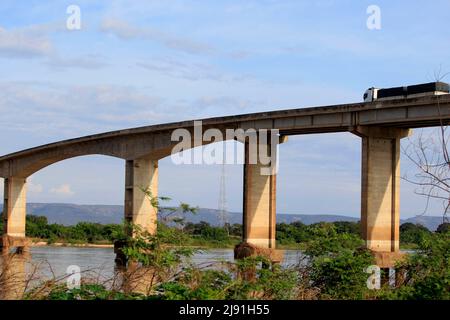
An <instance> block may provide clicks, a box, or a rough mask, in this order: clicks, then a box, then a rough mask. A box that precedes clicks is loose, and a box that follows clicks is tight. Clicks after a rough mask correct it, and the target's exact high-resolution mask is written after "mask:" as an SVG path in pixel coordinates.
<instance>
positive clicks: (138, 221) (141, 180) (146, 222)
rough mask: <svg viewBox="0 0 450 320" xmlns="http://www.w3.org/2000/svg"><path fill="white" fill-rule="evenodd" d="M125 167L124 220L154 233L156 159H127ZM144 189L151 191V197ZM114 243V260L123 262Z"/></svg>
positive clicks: (155, 218)
mask: <svg viewBox="0 0 450 320" xmlns="http://www.w3.org/2000/svg"><path fill="white" fill-rule="evenodd" d="M125 166H126V168H125V205H124V211H125V212H124V215H125V221H126V222H128V223H132V224H133V225H139V226H140V227H141V228H142V231H147V232H148V233H150V234H155V233H156V228H157V213H158V212H157V211H158V210H157V208H156V207H155V205H154V204H155V203H154V202H153V200H152V199H156V197H157V196H158V161H157V160H151V159H135V160H127V161H126V165H125ZM144 191H149V192H150V193H151V196H152V199H151V198H149V197H148V195H147V194H146V193H145V192H144ZM122 245H123V244H120V243H116V244H115V246H114V247H115V253H116V262H117V263H118V264H125V263H126V261H125V258H124V256H123V255H122V253H121V250H120V247H121V246H122Z"/></svg>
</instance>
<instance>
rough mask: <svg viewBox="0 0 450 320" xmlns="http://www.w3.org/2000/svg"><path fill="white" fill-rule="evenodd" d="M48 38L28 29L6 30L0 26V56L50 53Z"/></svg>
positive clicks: (36, 55) (35, 55)
mask: <svg viewBox="0 0 450 320" xmlns="http://www.w3.org/2000/svg"><path fill="white" fill-rule="evenodd" d="M52 51H53V46H52V43H51V42H50V40H49V39H48V38H47V37H45V36H43V35H39V34H35V33H33V32H30V30H21V29H13V30H6V29H4V28H2V27H0V56H3V57H8V58H11V57H12V58H34V57H42V56H47V55H49V54H51V52H52Z"/></svg>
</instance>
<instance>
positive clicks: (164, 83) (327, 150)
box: [0, 0, 450, 217]
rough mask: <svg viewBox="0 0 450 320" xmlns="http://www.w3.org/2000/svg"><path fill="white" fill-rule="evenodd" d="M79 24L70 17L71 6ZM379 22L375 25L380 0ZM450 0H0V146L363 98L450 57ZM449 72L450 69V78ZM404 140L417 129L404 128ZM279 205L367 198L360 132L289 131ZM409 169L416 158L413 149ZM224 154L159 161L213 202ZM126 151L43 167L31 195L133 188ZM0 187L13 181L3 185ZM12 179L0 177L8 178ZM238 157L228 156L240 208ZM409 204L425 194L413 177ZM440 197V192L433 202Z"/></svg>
mask: <svg viewBox="0 0 450 320" xmlns="http://www.w3.org/2000/svg"><path fill="white" fill-rule="evenodd" d="M71 4H75V5H78V6H79V7H80V9H81V30H73V31H69V30H67V29H66V19H67V17H68V14H67V13H66V8H67V7H68V6H69V5H71ZM371 4H375V5H378V6H379V7H380V9H381V29H380V30H369V29H368V28H367V27H366V20H367V18H368V14H367V13H366V9H367V7H368V6H369V5H371ZM448 21H450V2H449V1H433V2H430V1H428V2H427V1H395V3H394V2H393V1H345V0H343V1H330V0H328V1H314V2H312V1H269V0H266V1H132V2H130V1H74V0H72V1H26V2H25V1H21V2H18V1H8V0H2V2H1V3H0V90H1V91H0V92H1V94H0V114H1V115H2V116H1V117H0V142H1V143H0V154H7V153H10V152H13V151H17V150H21V149H24V148H28V147H32V146H35V145H39V144H43V143H48V142H52V141H57V140H61V139H65V138H73V137H76V136H83V135H87V134H92V133H98V132H103V131H109V130H115V129H122V128H126V127H135V126H143V125H149V124H156V123H164V122H168V121H176V120H186V119H194V118H196V119H198V118H203V117H210V116H222V115H227V114H238V113H247V112H257V111H264V110H275V109H288V108H295V107H298V108H301V107H307V106H319V105H327V104H337V103H348V102H355V101H361V97H362V94H363V92H364V90H365V89H366V88H367V87H370V86H378V87H389V86H397V85H407V84H411V83H420V82H428V81H433V80H434V74H435V73H436V72H437V71H438V70H442V71H447V72H448V71H450V61H449V56H450V55H449V54H450V41H448V39H449V38H450V30H449V24H448ZM447 81H448V79H447ZM404 143H407V142H404ZM280 148H281V156H280V157H281V158H280V161H281V162H280V164H281V167H280V172H279V176H278V202H277V207H278V212H283V213H305V214H344V215H351V216H358V215H359V211H360V200H359V194H360V149H361V145H360V139H359V138H358V137H355V136H352V135H351V134H350V133H340V134H326V135H311V136H298V137H291V138H290V140H289V142H288V143H286V144H285V145H282V146H281V147H280ZM403 160H404V161H403V162H402V173H405V172H413V171H411V170H412V168H411V166H410V165H409V164H408V163H407V161H406V159H403ZM220 172H221V170H220V167H218V166H206V165H203V166H175V165H173V164H172V163H171V161H170V159H164V160H162V161H161V162H160V193H161V194H163V195H167V196H170V197H172V198H173V199H176V201H185V202H189V203H191V204H192V205H199V206H202V207H211V208H216V207H217V206H218V198H219V182H218V178H219V176H220ZM123 180H124V164H123V161H122V160H120V159H113V158H108V157H100V156H89V157H82V158H76V159H71V160H68V161H64V162H61V163H57V164H55V165H52V166H50V167H48V168H45V169H44V170H42V171H40V172H38V173H36V174H35V175H33V176H32V177H31V180H30V187H29V194H28V199H29V201H33V202H71V203H97V204H122V202H123ZM0 188H1V187H0ZM0 191H1V189H0ZM241 194H242V168H241V166H238V165H236V166H227V200H228V208H229V209H230V210H233V211H240V210H241V207H242V205H241V201H242V195H241ZM401 196H402V207H401V208H402V217H409V216H414V215H416V214H420V213H422V208H423V205H424V199H422V198H420V197H418V196H415V195H414V187H413V186H411V185H408V184H407V183H406V182H402V194H401ZM440 212H441V207H440V205H439V204H436V205H434V206H432V207H431V208H430V209H429V210H428V214H430V215H433V214H434V215H438V214H440Z"/></svg>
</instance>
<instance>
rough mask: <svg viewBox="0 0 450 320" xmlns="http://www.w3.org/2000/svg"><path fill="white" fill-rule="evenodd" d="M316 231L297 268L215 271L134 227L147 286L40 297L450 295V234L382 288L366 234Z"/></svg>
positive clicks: (131, 254) (133, 246) (436, 238)
mask: <svg viewBox="0 0 450 320" xmlns="http://www.w3.org/2000/svg"><path fill="white" fill-rule="evenodd" d="M312 229H313V230H310V232H311V233H312V234H314V235H315V239H314V240H308V241H307V243H306V244H305V248H306V249H305V254H306V258H305V259H304V260H302V261H299V264H298V265H296V266H292V267H288V268H281V267H280V266H279V265H272V266H271V267H264V266H270V262H269V261H268V260H267V259H266V258H265V257H262V256H258V257H251V258H247V259H243V260H240V261H237V262H235V263H231V262H229V263H224V264H222V265H221V267H219V268H214V269H202V268H199V267H196V266H194V265H193V264H191V263H189V258H190V257H191V256H192V253H193V252H194V251H193V250H192V249H186V248H185V249H182V248H181V247H171V248H167V246H166V245H165V243H166V242H180V241H183V235H182V234H181V233H179V232H172V231H171V230H173V229H169V228H168V229H166V230H165V231H163V232H162V233H161V234H159V235H157V236H152V235H149V234H146V233H145V232H142V230H139V229H137V230H136V229H135V232H136V234H137V237H135V238H133V239H128V240H127V243H128V244H127V245H126V246H125V248H124V252H125V253H126V255H127V257H128V259H130V261H133V263H137V264H138V265H139V266H140V268H142V269H144V270H150V277H147V278H148V279H151V280H148V281H151V285H150V286H149V287H147V288H148V289H147V291H145V292H140V293H136V291H127V290H126V289H124V288H123V287H122V288H115V289H106V287H105V286H102V285H98V284H96V283H84V284H83V285H82V286H81V288H80V289H73V290H67V289H66V287H63V286H54V287H53V288H52V289H51V290H50V291H49V292H48V293H47V294H45V295H43V296H40V298H41V299H58V300H59V299H81V300H90V299H150V300H154V299H160V300H174V299H175V300H179V299H190V300H192V299H193V300H196V299H199V300H206V299H444V300H448V299H450V266H449V263H450V232H445V233H444V232H442V233H429V234H427V236H425V237H422V238H421V240H420V242H419V243H418V250H417V252H416V253H413V254H411V255H409V256H408V258H407V259H406V260H405V261H404V262H403V263H402V264H401V265H398V266H397V270H398V272H401V273H402V274H403V275H405V276H404V278H403V280H401V281H400V282H399V283H398V284H397V286H395V287H389V285H388V284H384V285H383V286H382V288H381V289H380V290H370V289H368V287H367V285H366V284H367V278H368V274H367V273H365V272H364V269H365V268H367V267H368V266H370V265H372V264H373V263H374V261H373V256H372V255H371V254H370V252H368V251H367V250H366V249H364V248H363V246H362V242H361V239H360V238H359V237H358V236H357V235H355V234H352V233H348V232H342V229H340V228H339V227H337V226H335V225H334V224H329V223H328V224H325V223H324V224H317V225H314V226H313V227H312ZM166 231H167V232H168V233H165V232H166ZM181 266H183V267H181ZM134 272H135V271H134ZM140 275H141V274H140ZM236 275H237V276H236ZM127 279H130V277H128V278H127ZM140 279H142V276H140ZM155 279H156V280H155ZM41 292H42V291H41ZM29 297H33V298H36V296H33V295H29Z"/></svg>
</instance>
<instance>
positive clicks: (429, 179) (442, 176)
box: [402, 71, 450, 222]
mask: <svg viewBox="0 0 450 320" xmlns="http://www.w3.org/2000/svg"><path fill="white" fill-rule="evenodd" d="M440 73H441V71H439V72H438V73H437V74H435V78H436V81H440V80H442V79H443V78H444V77H445V76H447V75H448V74H450V73H447V74H445V75H441V74H440ZM436 107H437V108H438V110H439V111H440V110H441V106H440V104H439V96H437V104H436ZM417 132H418V134H417V135H415V137H412V138H408V141H409V143H408V145H407V146H406V147H403V146H402V151H403V153H404V154H405V155H406V157H407V158H408V159H409V160H410V161H411V163H412V164H414V166H415V167H416V170H417V171H416V173H415V174H413V175H407V174H405V175H404V176H403V177H402V178H403V179H404V180H405V181H408V182H410V183H412V184H414V185H415V186H416V190H415V193H416V194H418V195H421V196H424V197H425V198H426V200H427V201H426V205H425V210H424V213H425V212H426V211H427V209H428V205H429V203H430V201H431V200H434V201H440V202H441V203H442V205H443V222H448V219H447V212H448V210H449V209H450V152H449V146H448V142H449V140H450V132H449V130H448V126H447V124H446V122H444V121H443V119H440V126H439V127H438V128H437V129H436V130H435V131H432V132H431V134H429V135H428V136H425V135H424V131H423V129H421V130H420V131H417Z"/></svg>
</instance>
